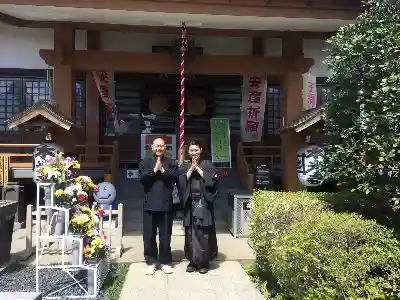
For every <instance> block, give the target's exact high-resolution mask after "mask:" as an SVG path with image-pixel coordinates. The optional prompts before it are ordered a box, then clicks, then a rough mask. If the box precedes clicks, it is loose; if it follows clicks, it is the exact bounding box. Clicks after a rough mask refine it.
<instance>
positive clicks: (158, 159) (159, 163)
mask: <svg viewBox="0 0 400 300" xmlns="http://www.w3.org/2000/svg"><path fill="white" fill-rule="evenodd" d="M157 171H160V172H161V173H164V172H165V169H164V167H163V166H162V163H161V156H159V157H157V160H156V165H155V167H154V173H157Z"/></svg>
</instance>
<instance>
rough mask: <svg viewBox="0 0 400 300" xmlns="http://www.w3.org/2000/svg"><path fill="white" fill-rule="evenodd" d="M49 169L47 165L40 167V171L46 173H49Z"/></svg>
mask: <svg viewBox="0 0 400 300" xmlns="http://www.w3.org/2000/svg"><path fill="white" fill-rule="evenodd" d="M50 171H51V169H50V168H49V167H43V168H42V173H43V174H47V173H49V172H50Z"/></svg>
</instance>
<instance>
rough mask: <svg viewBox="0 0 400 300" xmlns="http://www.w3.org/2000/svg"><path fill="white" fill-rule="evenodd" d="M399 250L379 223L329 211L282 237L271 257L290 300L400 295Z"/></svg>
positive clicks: (271, 266)
mask: <svg viewBox="0 0 400 300" xmlns="http://www.w3.org/2000/svg"><path fill="white" fill-rule="evenodd" d="M399 249H400V248H399V242H398V241H397V240H396V239H395V238H394V237H393V233H392V231H390V230H389V229H386V228H385V227H383V226H381V225H378V224H377V223H376V222H375V221H371V220H364V219H362V218H361V217H360V216H358V215H356V214H346V213H343V214H335V213H331V212H325V213H322V214H319V215H315V216H314V219H313V220H311V221H308V222H302V223H299V224H298V225H297V226H295V227H294V228H293V229H292V230H291V231H289V232H287V234H285V235H281V236H279V238H278V239H277V241H276V244H275V245H274V247H273V248H272V249H271V250H270V251H269V255H268V261H269V263H270V268H271V271H272V273H273V275H274V276H275V278H276V280H277V282H278V284H279V287H280V292H281V295H284V297H285V298H287V299H304V300H324V299H326V300H332V299H349V300H356V299H357V300H358V299H399V298H400V292H399V291H398V287H399V284H400V278H399V275H400V250H399Z"/></svg>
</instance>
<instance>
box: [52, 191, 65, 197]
mask: <svg viewBox="0 0 400 300" xmlns="http://www.w3.org/2000/svg"><path fill="white" fill-rule="evenodd" d="M54 195H55V196H56V197H57V198H58V197H62V196H64V195H65V193H64V190H61V189H58V190H57V191H56V192H55V193H54Z"/></svg>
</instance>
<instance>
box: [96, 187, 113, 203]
mask: <svg viewBox="0 0 400 300" xmlns="http://www.w3.org/2000/svg"><path fill="white" fill-rule="evenodd" d="M97 188H98V191H97V192H94V193H93V198H94V200H95V201H96V202H97V203H99V204H111V203H113V202H114V200H115V197H116V195H117V191H116V190H115V187H114V186H113V185H112V184H111V183H110V182H101V183H99V184H98V185H97Z"/></svg>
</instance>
